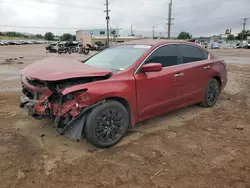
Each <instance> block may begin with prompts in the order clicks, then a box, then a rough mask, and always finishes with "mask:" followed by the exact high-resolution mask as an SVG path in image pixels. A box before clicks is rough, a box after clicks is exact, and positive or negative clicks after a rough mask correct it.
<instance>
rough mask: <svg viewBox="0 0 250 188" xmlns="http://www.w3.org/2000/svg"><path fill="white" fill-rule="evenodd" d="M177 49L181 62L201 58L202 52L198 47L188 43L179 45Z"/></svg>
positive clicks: (199, 59)
mask: <svg viewBox="0 0 250 188" xmlns="http://www.w3.org/2000/svg"><path fill="white" fill-rule="evenodd" d="M178 49H179V53H180V56H181V59H182V63H190V62H195V61H201V60H202V54H201V51H200V49H199V48H196V47H194V46H189V45H179V48H178Z"/></svg>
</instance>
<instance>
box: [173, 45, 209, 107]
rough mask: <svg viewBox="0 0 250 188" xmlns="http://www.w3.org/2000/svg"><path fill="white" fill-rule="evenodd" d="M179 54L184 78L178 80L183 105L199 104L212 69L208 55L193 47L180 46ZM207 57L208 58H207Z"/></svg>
mask: <svg viewBox="0 0 250 188" xmlns="http://www.w3.org/2000/svg"><path fill="white" fill-rule="evenodd" d="M178 52H179V55H180V64H181V67H182V73H183V74H184V76H183V77H179V78H177V80H178V82H179V84H180V90H179V92H180V93H179V94H180V96H181V100H182V101H183V103H192V102H195V101H196V102H197V101H200V100H202V99H203V96H204V90H205V87H206V84H207V82H208V72H209V69H210V68H211V65H210V62H209V61H208V60H207V59H208V54H205V53H203V51H202V50H201V49H200V48H198V47H196V46H193V45H188V44H179V45H178ZM206 55H207V56H206Z"/></svg>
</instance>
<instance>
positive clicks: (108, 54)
mask: <svg viewBox="0 0 250 188" xmlns="http://www.w3.org/2000/svg"><path fill="white" fill-rule="evenodd" d="M150 47H151V46H149V45H121V46H116V47H113V48H108V49H106V50H103V51H102V52H100V53H98V54H96V55H95V56H93V57H92V58H90V59H89V60H87V61H85V64H88V65H92V66H95V67H99V68H105V69H111V70H125V69H127V68H128V67H130V66H131V65H132V64H133V63H134V62H135V61H136V60H137V59H138V58H139V57H140V56H141V55H142V54H143V53H144V52H146V51H147V50H148V49H149V48H150Z"/></svg>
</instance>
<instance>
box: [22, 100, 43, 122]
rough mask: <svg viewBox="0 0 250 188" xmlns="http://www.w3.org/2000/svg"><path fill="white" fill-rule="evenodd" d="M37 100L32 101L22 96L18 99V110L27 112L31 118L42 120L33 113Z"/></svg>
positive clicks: (40, 116)
mask: <svg viewBox="0 0 250 188" xmlns="http://www.w3.org/2000/svg"><path fill="white" fill-rule="evenodd" d="M37 102H38V100H34V99H29V98H28V97H26V96H22V97H21V98H20V105H19V106H20V108H22V109H24V110H25V111H27V112H28V113H29V115H31V116H33V117H34V118H36V119H42V118H43V116H42V115H39V114H37V113H36V112H35V111H34V107H35V105H36V104H37Z"/></svg>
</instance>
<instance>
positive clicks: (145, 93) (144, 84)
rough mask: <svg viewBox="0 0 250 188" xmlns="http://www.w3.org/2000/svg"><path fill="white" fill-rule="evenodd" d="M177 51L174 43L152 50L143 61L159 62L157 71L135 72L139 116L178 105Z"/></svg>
mask: <svg viewBox="0 0 250 188" xmlns="http://www.w3.org/2000/svg"><path fill="white" fill-rule="evenodd" d="M178 60H179V57H178V52H177V46H176V45H166V46H162V47H160V48H158V49H157V50H156V51H154V52H153V53H152V54H151V55H150V56H149V57H148V58H147V59H146V61H145V63H144V64H147V63H161V64H162V66H163V69H162V70H161V71H159V72H147V73H144V72H140V70H139V71H138V72H137V73H135V79H136V88H137V109H138V116H139V118H146V117H149V116H152V115H155V114H158V113H160V112H161V111H164V110H166V109H168V108H172V107H175V106H178V105H179V104H180V102H179V100H178V97H179V96H178V93H179V91H178V88H179V83H178V81H177V79H176V78H177V77H176V75H178V73H179V66H177V65H178Z"/></svg>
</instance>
